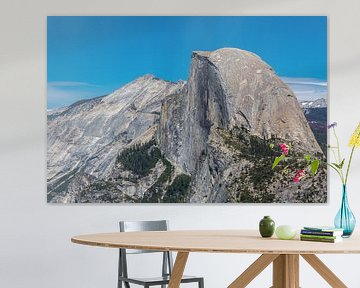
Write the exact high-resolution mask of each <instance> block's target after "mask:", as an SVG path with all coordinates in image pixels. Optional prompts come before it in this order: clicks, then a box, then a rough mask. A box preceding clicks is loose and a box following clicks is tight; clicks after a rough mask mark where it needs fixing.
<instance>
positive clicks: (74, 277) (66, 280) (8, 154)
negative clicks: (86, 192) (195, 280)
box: [0, 0, 360, 288]
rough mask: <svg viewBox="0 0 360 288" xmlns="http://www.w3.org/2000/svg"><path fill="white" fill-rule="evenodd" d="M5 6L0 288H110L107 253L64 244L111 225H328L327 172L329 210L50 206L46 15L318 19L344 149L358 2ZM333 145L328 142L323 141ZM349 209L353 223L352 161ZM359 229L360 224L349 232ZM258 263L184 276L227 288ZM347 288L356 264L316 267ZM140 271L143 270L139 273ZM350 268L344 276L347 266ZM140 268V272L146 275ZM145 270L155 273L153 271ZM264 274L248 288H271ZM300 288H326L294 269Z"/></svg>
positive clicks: (220, 264)
mask: <svg viewBox="0 0 360 288" xmlns="http://www.w3.org/2000/svg"><path fill="white" fill-rule="evenodd" d="M95 2H96V1H89V0H62V1H50V0H48V1H45V0H32V1H20V0H2V1H1V8H0V91H1V101H0V135H1V136H0V137H1V138H0V191H1V192H0V197H1V198H0V287H8V288H22V287H28V288H35V287H36V288H39V287H40V288H49V287H54V288H60V287H61V288H64V287H68V288H70V287H77V288H78V287H86V288H95V287H115V285H116V257H117V253H116V250H112V249H103V248H90V247H85V246H78V245H74V244H71V243H70V237H71V236H72V235H75V234H83V233H91V232H101V231H115V230H117V221H118V220H119V219H160V218H167V219H169V220H170V221H171V223H172V228H173V229H223V228H229V229H237V228H256V227H257V224H258V221H259V219H260V218H261V217H262V216H263V215H272V216H273V218H274V219H275V220H276V222H277V223H278V224H281V223H282V224H284V223H289V224H292V225H295V226H299V227H300V226H302V225H304V224H331V222H332V219H333V217H334V215H335V213H336V211H337V208H338V206H339V201H340V183H339V181H338V179H337V178H336V175H335V174H332V173H331V179H330V184H329V187H330V189H329V191H330V193H329V203H328V204H327V205H156V206H155V205H66V206H65V205H64V206H62V205H49V204H47V203H46V198H45V195H46V112H45V111H46V16H47V15H128V14H132V15H159V14H161V15H327V16H329V18H328V22H329V88H330V121H337V122H339V126H340V127H339V133H340V137H341V139H343V142H342V144H343V145H346V142H347V141H348V137H349V135H350V134H351V132H352V130H353V129H354V127H355V123H356V122H358V121H359V120H360V116H359V114H360V113H359V107H360V98H359V97H360V93H359V83H360V37H359V27H360V17H359V11H360V2H359V1H358V0H342V1H339V0H332V1H329V0H318V1H313V0H297V1H291V0H287V1H285V0H273V1H269V0H234V1H229V0H222V1H216V3H210V1H209V0H202V1H195V0H182V1H169V0H153V1H151V0H132V1H121V0H117V1H115V0H103V1H97V2H98V3H95ZM332 140H333V139H332ZM353 168H354V169H353V170H352V173H353V175H352V177H351V180H350V185H349V186H350V187H349V192H350V203H351V204H352V208H353V210H354V212H355V214H356V215H357V216H358V219H360V204H359V203H360V184H359V183H360V182H359V181H358V180H359V179H356V178H357V177H356V176H359V175H360V151H358V153H357V155H356V159H355V163H354V167H353ZM358 227H360V225H358ZM255 258H256V256H255V255H248V256H247V255H221V254H216V255H209V254H192V255H191V257H190V259H189V264H188V267H187V270H188V271H187V272H188V273H193V274H198V275H204V276H205V278H206V287H208V288H222V287H226V286H227V284H229V283H230V282H231V281H232V280H233V279H234V278H235V277H236V276H237V275H238V274H239V273H240V272H241V271H242V270H243V269H244V268H245V267H246V266H247V265H248V264H250V262H251V261H252V260H254V259H255ZM321 258H322V259H324V261H326V262H327V263H328V265H329V266H330V267H331V268H333V269H334V271H336V272H337V273H338V275H339V276H340V277H341V278H342V279H343V280H344V281H345V283H347V285H348V287H360V278H359V277H358V275H357V274H356V272H357V271H358V266H357V265H356V264H357V263H359V260H360V255H343V256H321ZM135 261H136V262H135V263H136V265H137V266H138V268H143V267H144V265H145V264H146V263H142V262H138V260H137V259H135ZM344 263H348V265H344ZM144 269H146V268H144ZM150 270H153V269H150ZM270 276H271V271H270V269H267V270H266V271H265V272H264V273H263V274H262V275H261V277H259V278H257V279H256V281H255V282H253V284H252V285H251V287H257V288H261V287H269V286H270ZM301 285H302V287H316V288H321V287H328V286H327V285H326V283H325V282H324V281H323V280H322V279H320V278H319V277H318V276H317V275H316V274H315V272H313V271H312V270H311V269H310V268H308V265H307V264H306V263H303V262H301Z"/></svg>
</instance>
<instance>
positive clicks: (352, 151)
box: [345, 145, 355, 185]
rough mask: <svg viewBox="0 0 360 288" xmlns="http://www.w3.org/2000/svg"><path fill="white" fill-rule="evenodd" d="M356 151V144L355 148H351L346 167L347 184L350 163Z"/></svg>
mask: <svg viewBox="0 0 360 288" xmlns="http://www.w3.org/2000/svg"><path fill="white" fill-rule="evenodd" d="M354 151H355V145H354V146H353V148H352V149H351V154H350V159H349V163H348V165H347V169H346V177H345V185H346V184H347V180H348V176H349V170H350V165H351V160H352V158H353V154H354Z"/></svg>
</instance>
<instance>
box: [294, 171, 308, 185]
mask: <svg viewBox="0 0 360 288" xmlns="http://www.w3.org/2000/svg"><path fill="white" fill-rule="evenodd" d="M304 174H305V170H297V171H296V174H295V176H294V179H293V181H294V182H296V183H298V182H300V180H301V178H303V177H304Z"/></svg>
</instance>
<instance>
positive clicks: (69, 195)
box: [47, 16, 328, 203]
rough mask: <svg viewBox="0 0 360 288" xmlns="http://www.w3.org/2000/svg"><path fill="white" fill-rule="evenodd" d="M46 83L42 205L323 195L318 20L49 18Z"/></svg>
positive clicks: (323, 93)
mask: <svg viewBox="0 0 360 288" xmlns="http://www.w3.org/2000/svg"><path fill="white" fill-rule="evenodd" d="M47 87H48V89H47V93H48V110H47V118H48V148H47V199H48V202H49V203H325V202H327V177H326V176H327V173H326V171H327V170H326V149H327V94H328V93H327V18H326V17H323V16H251V17H250V16H246V17H245V16H231V17H230V16H181V17H180V16H94V17H93V16H49V17H48V19H47ZM283 158H286V161H280V160H284V159H283ZM276 159H279V161H278V162H279V163H278V165H277V167H275V168H274V165H273V164H274V161H277V160H276ZM314 164H316V166H317V167H316V168H317V169H316V170H317V171H316V173H313V172H314V171H311V169H312V168H314V167H313V166H314ZM309 167H310V168H309ZM308 168H309V169H310V170H309V171H308V170H307V169H308ZM300 178H301V179H300Z"/></svg>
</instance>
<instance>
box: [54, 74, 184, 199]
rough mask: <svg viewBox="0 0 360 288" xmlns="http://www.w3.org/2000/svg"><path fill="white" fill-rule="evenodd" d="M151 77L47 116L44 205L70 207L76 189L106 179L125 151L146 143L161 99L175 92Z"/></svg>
mask: <svg viewBox="0 0 360 288" xmlns="http://www.w3.org/2000/svg"><path fill="white" fill-rule="evenodd" d="M183 85H184V84H183V83H170V82H167V81H163V80H160V79H157V78H155V77H153V76H151V75H146V76H144V77H141V78H139V79H137V80H135V81H133V82H131V83H129V84H128V85H126V86H124V87H122V88H121V89H119V90H117V91H115V92H114V93H112V94H110V95H108V96H106V97H101V98H95V99H91V100H85V101H80V102H77V103H74V104H73V105H71V106H69V107H68V108H67V109H60V112H59V113H57V111H52V112H51V114H50V115H49V116H48V154H47V159H48V165H47V166H48V200H49V201H53V202H57V201H59V202H74V200H75V198H76V196H77V193H78V190H79V188H81V187H83V186H86V185H89V183H91V182H92V181H93V180H94V179H107V178H108V177H109V176H110V175H111V174H112V172H113V168H114V165H115V162H116V157H117V155H118V154H119V152H120V151H121V150H123V149H124V148H125V147H128V146H131V145H134V144H136V143H143V142H148V141H150V140H151V139H152V138H153V136H154V134H155V132H156V130H157V125H158V122H159V117H160V109H161V103H162V100H163V98H164V95H168V94H172V93H174V91H177V90H178V89H181V87H182V86H183Z"/></svg>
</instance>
